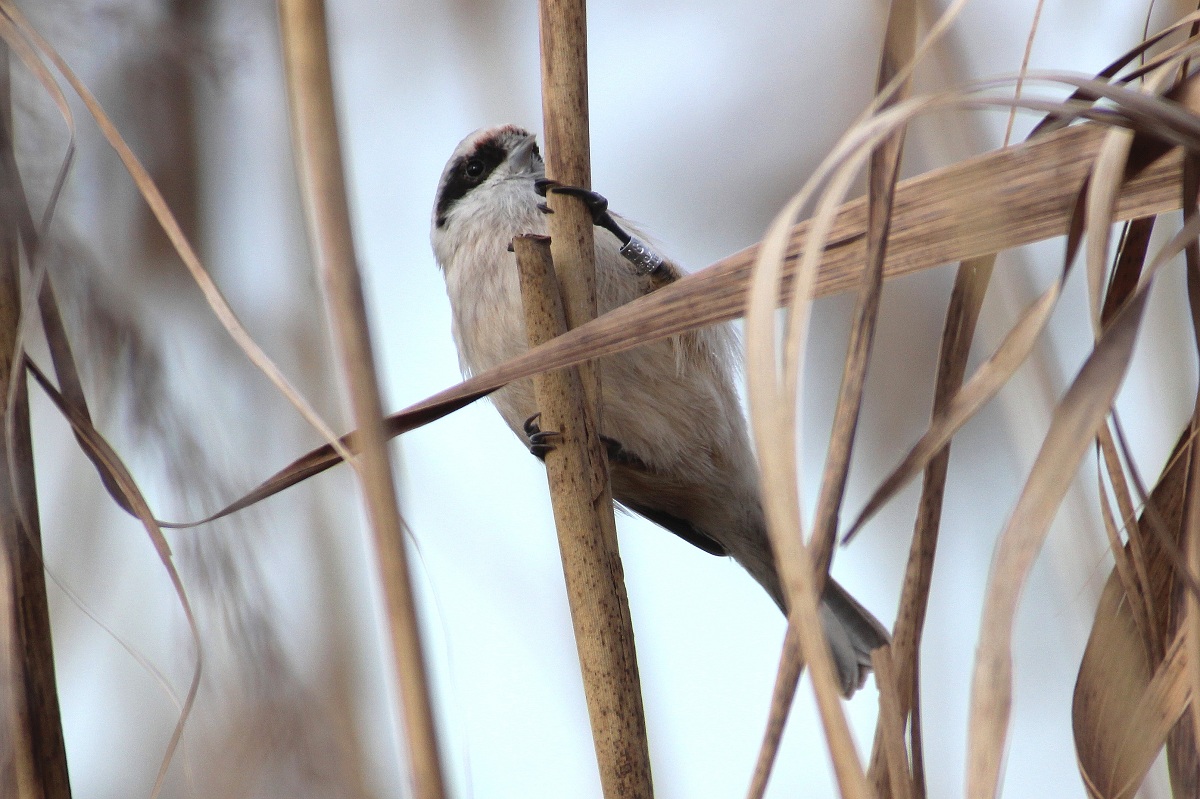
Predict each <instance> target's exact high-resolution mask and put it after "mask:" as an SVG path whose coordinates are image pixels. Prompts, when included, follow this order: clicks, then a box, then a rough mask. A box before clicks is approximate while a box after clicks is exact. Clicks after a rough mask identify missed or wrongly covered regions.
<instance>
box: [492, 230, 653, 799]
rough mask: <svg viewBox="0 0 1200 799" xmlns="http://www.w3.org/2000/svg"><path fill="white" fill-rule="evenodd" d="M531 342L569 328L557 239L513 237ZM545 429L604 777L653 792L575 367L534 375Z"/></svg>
mask: <svg viewBox="0 0 1200 799" xmlns="http://www.w3.org/2000/svg"><path fill="white" fill-rule="evenodd" d="M513 250H514V251H515V252H516V255H517V265H518V269H519V272H520V278H521V299H522V301H523V302H524V305H525V325H526V330H527V334H528V337H529V346H530V347H536V346H537V345H538V344H542V343H544V342H546V341H549V340H550V339H552V338H554V337H555V336H558V335H561V334H562V333H565V332H566V329H567V328H566V315H565V313H564V310H563V304H562V298H561V295H560V293H559V292H560V289H559V286H558V281H557V279H556V278H555V275H554V264H553V263H552V261H551V257H550V244H549V242H547V241H546V239H545V238H544V237H540V236H518V237H517V238H516V239H514V240H513ZM533 386H534V392H535V396H536V399H537V406H538V409H539V410H540V411H541V425H542V429H543V430H547V431H555V432H557V433H559V437H558V438H556V439H555V442H554V443H555V448H554V450H553V451H552V452H549V453H547V455H546V477H547V480H548V481H549V484H550V497H551V500H552V502H553V505H554V522H555V526H556V527H557V529H558V545H559V550H560V552H561V554H562V562H563V576H564V577H565V579H566V584H567V599H568V601H569V603H570V606H571V621H572V623H573V624H574V628H575V645H576V648H577V649H578V652H579V665H580V670H581V672H582V674H583V688H584V693H585V695H586V697H587V703H588V715H589V717H590V719H591V723H592V739H593V742H594V744H595V747H596V760H597V763H598V765H599V769H600V784H601V786H602V788H603V790H604V795H605V796H606V797H610V799H616V797H620V798H621V799H649V797H651V796H652V795H653V785H652V782H651V777H650V754H649V749H648V746H647V743H646V721H645V715H644V713H643V710H642V692H641V684H640V682H639V679H638V671H637V660H636V656H635V652H634V647H633V628H632V623H631V621H630V618H629V603H628V600H627V599H626V597H625V583H624V581H623V576H622V571H621V559H620V555H619V554H618V552H617V547H616V528H615V525H614V522H613V512H612V498H611V495H610V494H609V493H608V492H607V491H602V492H600V493H599V494H598V493H597V492H596V490H595V486H594V480H593V469H592V464H594V463H597V462H599V463H601V464H603V463H604V451H603V445H602V442H601V440H600V435H599V431H598V430H597V428H596V427H595V425H594V424H593V423H592V421H591V419H589V417H588V415H587V413H586V410H585V393H584V387H583V381H582V380H581V378H580V375H579V370H577V369H560V370H558V371H554V372H549V373H546V374H541V375H537V376H536V377H535V378H534V381H533Z"/></svg>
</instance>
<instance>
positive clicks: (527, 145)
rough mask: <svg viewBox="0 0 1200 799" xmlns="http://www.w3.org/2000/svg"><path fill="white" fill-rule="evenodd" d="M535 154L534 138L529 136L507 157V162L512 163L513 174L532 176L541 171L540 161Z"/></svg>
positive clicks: (535, 143) (535, 142)
mask: <svg viewBox="0 0 1200 799" xmlns="http://www.w3.org/2000/svg"><path fill="white" fill-rule="evenodd" d="M536 153H537V138H536V137H534V136H529V137H528V138H526V139H525V141H523V142H521V143H520V144H518V145H517V147H516V149H515V150H513V151H512V155H511V156H509V160H511V161H512V172H513V174H514V175H517V174H532V173H535V172H540V171H541V170H542V169H543V167H542V160H541V158H540V157H538V156H537V155H536Z"/></svg>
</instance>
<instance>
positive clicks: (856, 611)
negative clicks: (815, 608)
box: [767, 577, 891, 699]
mask: <svg viewBox="0 0 1200 799" xmlns="http://www.w3.org/2000/svg"><path fill="white" fill-rule="evenodd" d="M768 585H769V587H768V591H767V592H768V593H769V594H771V597H772V598H773V599H774V600H775V604H777V605H779V609H780V610H782V611H783V612H784V614H785V615H786V614H787V610H785V603H784V600H783V591H782V586H779V585H778V584H777V583H768ZM772 588H774V589H775V590H771V589H772ZM820 612H821V626H822V627H823V628H824V630H825V638H826V640H828V641H829V649H830V652H832V653H833V662H834V665H835V666H836V667H837V671H838V682H839V683H840V685H841V688H842V695H843V696H845V697H846V698H847V699H849V698H850V697H851V696H853V695H854V692H855V691H857V690H858V689H859V688H862V687H863V683H865V682H866V681H867V675H868V674H870V673H871V652H873V651H874V650H876V649H878V648H879V647H881V646H883V645H884V644H887V643H889V642H890V641H891V636H890V635H889V634H888V631H887V628H885V627H884V626H883V625H882V624H881V623H880V622H879V620H878V619H876V618H875V617H874V616H873V615H872V614H871V611H869V610H867V609H866V608H864V607H863V606H862V605H861V604H860V603H859V602H858V600H857V599H855V598H854V597H852V596H850V593H849V592H848V591H847V590H846V589H845V588H843V587H842V586H841V584H839V583H838V581H837V580H834V579H833V578H832V577H830V578H829V579H828V580H827V581H826V582H825V594H824V596H822V597H821V608H820Z"/></svg>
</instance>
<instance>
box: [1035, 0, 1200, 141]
mask: <svg viewBox="0 0 1200 799" xmlns="http://www.w3.org/2000/svg"><path fill="white" fill-rule="evenodd" d="M1039 8H1040V5H1039ZM1197 19H1200V12H1193V13H1191V14H1188V15H1187V16H1186V17H1184V18H1183V19H1180V20H1178V21H1176V22H1174V23H1172V24H1171V25H1169V26H1168V27H1166V28H1164V29H1163V30H1161V31H1159V32H1158V33H1156V34H1154V35H1153V36H1146V37H1143V39H1142V41H1141V42H1140V43H1138V45H1137V46H1135V47H1134V48H1133V49H1131V50H1128V51H1127V52H1125V53H1124V54H1123V55H1121V56H1120V57H1119V58H1118V59H1117V60H1115V61H1113V62H1112V63H1111V64H1109V65H1108V66H1107V67H1105V68H1104V69H1102V70H1100V72H1099V73H1097V74H1096V78H1097V79H1099V80H1111V79H1112V78H1114V77H1116V75H1117V73H1119V72H1120V71H1121V70H1122V69H1124V68H1125V67H1127V66H1129V65H1130V64H1132V63H1133V62H1134V61H1136V60H1137V59H1138V58H1139V57H1141V56H1144V55H1145V54H1146V53H1147V52H1148V51H1149V50H1150V48H1152V47H1154V45H1156V44H1158V43H1159V42H1161V41H1162V40H1163V39H1165V38H1167V37H1168V36H1170V35H1171V34H1173V33H1175V32H1176V31H1178V30H1179V29H1181V28H1184V27H1186V26H1187V25H1188V24H1189V23H1191V22H1194V21H1195V20H1197ZM1146 21H1147V24H1149V17H1147V20H1146ZM1187 44H1188V43H1187V42H1184V43H1183V44H1181V45H1178V46H1177V47H1175V48H1172V50H1170V51H1168V52H1166V53H1161V54H1159V55H1158V56H1156V57H1155V58H1154V59H1153V60H1152V61H1150V62H1147V63H1146V64H1143V65H1141V66H1139V67H1138V68H1137V69H1136V70H1133V71H1132V72H1131V73H1130V74H1128V75H1126V76H1124V77H1122V78H1121V81H1122V82H1129V81H1133V80H1136V79H1137V78H1139V77H1141V76H1142V75H1144V74H1147V73H1148V72H1150V71H1153V70H1154V69H1156V68H1157V67H1159V66H1160V65H1161V64H1163V63H1165V62H1166V61H1167V60H1169V59H1171V58H1175V57H1177V56H1178V54H1179V52H1180V50H1181V49H1183V48H1184V47H1185V46H1186V45H1187ZM1087 99H1094V96H1093V95H1092V94H1091V93H1090V92H1087V91H1084V90H1083V89H1077V90H1075V92H1073V93H1072V94H1071V96H1070V97H1069V98H1067V101H1068V102H1071V101H1075V100H1087ZM1070 122H1071V119H1070V118H1069V117H1063V116H1058V115H1055V114H1051V115H1050V116H1048V117H1046V118H1045V119H1044V120H1042V121H1041V122H1039V123H1038V124H1037V125H1036V126H1035V127H1034V129H1033V131H1032V132H1031V133H1030V134H1029V136H1030V138H1032V137H1034V136H1038V135H1041V134H1045V133H1049V132H1051V131H1054V130H1058V129H1060V128H1062V127H1064V126H1066V125H1068V124H1070Z"/></svg>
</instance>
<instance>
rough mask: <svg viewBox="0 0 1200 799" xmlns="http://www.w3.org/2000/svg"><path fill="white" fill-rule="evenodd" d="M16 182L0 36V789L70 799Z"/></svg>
mask: <svg viewBox="0 0 1200 799" xmlns="http://www.w3.org/2000/svg"><path fill="white" fill-rule="evenodd" d="M16 185H17V175H16V160H15V157H14V146H13V128H12V97H11V87H10V82H9V60H8V47H7V46H6V45H4V44H3V43H0V415H2V416H3V434H2V435H0V587H2V588H3V589H4V590H5V592H6V595H5V597H4V598H3V599H0V661H3V662H0V710H2V711H3V712H2V715H0V793H2V794H3V795H5V796H13V797H16V799H68V798H69V797H70V795H71V784H70V781H69V779H68V776H67V755H66V748H65V746H64V745H63V734H62V718H61V716H60V713H59V707H58V691H57V688H56V683H55V676H54V648H53V642H52V640H51V636H50V610H49V606H48V604H47V601H46V576H45V573H44V571H43V567H42V539H41V530H40V528H39V525H38V506H37V485H36V482H35V480H34V468H33V441H32V439H31V438H30V430H29V396H28V394H27V391H26V383H25V376H24V375H14V374H13V370H14V369H18V370H19V369H23V365H22V361H21V360H20V358H19V354H18V353H16V351H15V350H16V342H17V330H18V327H19V325H20V322H21V297H20V289H19V285H20V281H19V277H18V275H19V271H20V257H19V245H20V237H19V233H18V229H17V221H18V220H19V219H20V218H21V213H20V211H19V208H18V207H17V203H19V202H20V201H21V200H20V194H19V192H17V191H16V189H15V186H16ZM14 356H17V358H16V359H15V360H14ZM10 392H11V393H10ZM5 708H7V710H3V709H5ZM6 747H7V751H6Z"/></svg>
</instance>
